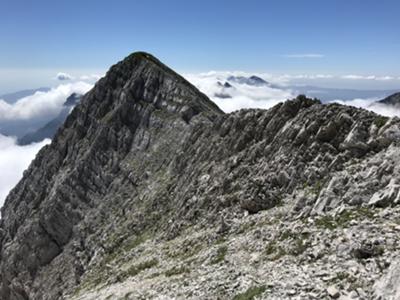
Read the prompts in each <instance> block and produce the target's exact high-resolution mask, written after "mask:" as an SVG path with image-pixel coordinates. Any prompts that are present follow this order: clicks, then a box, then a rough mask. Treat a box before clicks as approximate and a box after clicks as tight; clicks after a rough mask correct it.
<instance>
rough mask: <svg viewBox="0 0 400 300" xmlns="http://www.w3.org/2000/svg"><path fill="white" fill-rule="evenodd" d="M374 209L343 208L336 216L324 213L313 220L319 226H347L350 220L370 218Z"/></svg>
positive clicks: (329, 227) (328, 227)
mask: <svg viewBox="0 0 400 300" xmlns="http://www.w3.org/2000/svg"><path fill="white" fill-rule="evenodd" d="M373 217H374V211H373V210H372V209H371V208H367V207H358V208H356V209H353V210H344V211H342V212H341V213H340V214H339V215H337V216H331V215H325V216H323V217H320V218H318V219H316V220H315V225H316V226H317V227H320V228H325V229H329V230H334V229H336V228H338V227H341V228H343V227H348V226H349V224H350V222H351V221H352V220H357V219H372V218H373Z"/></svg>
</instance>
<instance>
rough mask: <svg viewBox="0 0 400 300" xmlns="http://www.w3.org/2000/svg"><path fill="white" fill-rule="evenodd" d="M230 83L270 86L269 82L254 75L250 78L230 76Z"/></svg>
mask: <svg viewBox="0 0 400 300" xmlns="http://www.w3.org/2000/svg"><path fill="white" fill-rule="evenodd" d="M228 81H230V82H235V83H239V84H247V85H252V86H269V82H267V81H265V80H264V79H262V78H261V77H258V76H255V75H252V76H250V77H245V76H229V77H228Z"/></svg>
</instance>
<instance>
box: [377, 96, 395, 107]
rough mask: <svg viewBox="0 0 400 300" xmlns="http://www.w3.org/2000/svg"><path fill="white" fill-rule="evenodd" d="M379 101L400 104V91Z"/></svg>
mask: <svg viewBox="0 0 400 300" xmlns="http://www.w3.org/2000/svg"><path fill="white" fill-rule="evenodd" d="M379 103H383V104H388V105H393V106H400V93H396V94H393V95H390V96H389V97H387V98H385V99H383V100H380V101H379Z"/></svg>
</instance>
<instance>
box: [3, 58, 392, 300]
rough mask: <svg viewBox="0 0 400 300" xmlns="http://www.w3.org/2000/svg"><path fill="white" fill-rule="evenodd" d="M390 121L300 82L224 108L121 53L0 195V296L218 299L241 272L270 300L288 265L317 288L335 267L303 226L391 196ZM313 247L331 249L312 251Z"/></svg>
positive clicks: (152, 62)
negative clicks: (2, 198) (279, 95)
mask: <svg viewBox="0 0 400 300" xmlns="http://www.w3.org/2000/svg"><path fill="white" fill-rule="evenodd" d="M399 133H400V130H399V120H398V119H387V118H383V117H380V116H378V115H376V114H374V113H371V112H368V111H365V110H361V109H356V108H352V107H346V106H341V105H338V104H330V105H322V104H321V103H320V102H319V101H318V100H313V99H308V98H306V97H304V96H299V97H298V98H296V99H293V100H291V101H287V102H285V103H281V104H278V105H277V106H275V107H273V108H271V109H269V110H241V111H238V112H235V113H232V114H229V115H226V114H223V112H222V111H221V110H220V109H219V108H218V107H217V106H216V105H215V104H214V103H212V102H211V101H210V100H209V99H208V98H207V97H206V96H205V95H203V94H202V93H200V92H199V91H198V90H197V89H196V88H195V87H194V86H192V85H191V84H190V83H188V82H187V81H186V80H184V79H183V78H182V77H181V76H179V75H178V74H176V73H175V72H173V71H172V70H170V69H169V68H167V67H166V66H165V65H163V64H162V63H160V62H159V61H158V60H157V59H156V58H154V57H153V56H151V55H149V54H147V53H142V52H139V53H134V54H132V55H130V56H129V57H127V58H126V59H125V60H124V61H122V62H120V63H118V64H116V65H115V66H113V67H111V69H110V71H109V72H108V73H107V75H106V76H105V77H104V78H103V79H101V80H100V81H99V82H98V83H97V84H96V85H95V87H94V88H93V89H92V90H91V91H90V92H88V93H87V94H86V95H85V96H83V98H82V100H81V102H80V104H79V105H77V107H76V108H75V109H74V110H73V111H72V113H71V114H70V115H69V116H68V118H67V120H66V122H65V123H64V126H63V127H62V128H61V129H60V130H59V131H58V132H57V134H56V136H55V137H54V139H53V141H52V143H51V145H49V146H46V147H45V148H43V149H42V150H41V151H40V153H39V154H38V156H37V157H36V159H35V160H34V161H33V163H32V164H31V166H30V167H29V169H28V170H27V171H26V172H25V173H24V177H23V179H22V180H21V181H20V183H19V184H18V185H17V186H16V187H15V188H14V189H13V190H12V191H11V193H10V195H9V196H8V197H7V199H6V203H5V205H4V207H3V208H2V220H1V229H2V230H1V237H2V238H1V263H0V267H1V294H0V298H1V299H4V300H8V299H64V298H65V299H106V298H107V299H110V297H111V298H118V297H119V298H122V297H125V298H128V299H129V298H132V299H138V298H145V299H150V298H157V297H165V298H168V297H170V298H179V299H180V298H182V299H188V298H192V299H199V298H201V299H204V298H207V297H208V298H212V299H214V298H217V297H219V298H221V299H231V298H233V296H234V295H235V294H240V293H241V292H242V291H244V290H246V289H247V288H249V287H250V288H251V287H252V285H255V286H256V287H255V288H257V291H258V292H260V293H265V295H266V294H267V293H268V294H269V295H271V297H275V298H276V297H278V298H283V297H287V296H288V295H287V294H286V293H287V291H289V289H288V288H286V287H284V286H282V285H280V284H277V283H275V282H281V283H282V284H286V283H290V282H291V281H290V279H289V278H286V279H285V278H284V276H288V277H292V278H291V279H292V281H293V278H296V277H295V275H296V274H302V276H305V278H307V277H309V278H310V280H312V281H311V283H307V282H306V283H305V285H298V286H297V285H296V288H294V289H295V292H296V293H299V294H301V293H304V292H305V291H306V287H307V286H309V285H310V284H311V285H313V286H315V290H316V291H317V292H318V293H319V294H317V298H318V296H319V298H323V297H325V296H326V295H327V294H326V293H327V291H325V289H324V288H325V286H324V284H326V283H325V281H321V280H320V279H318V278H319V277H318V278H316V276H319V275H316V274H318V272H314V271H315V269H317V271H318V270H319V269H318V268H320V264H322V265H323V266H326V265H332V266H334V267H336V268H339V269H340V270H342V269H343V270H346V271H347V269H346V268H345V267H343V266H344V265H345V263H344V262H341V260H340V259H338V257H337V254H336V253H334V252H333V250H332V248H330V247H328V246H325V244H322V245H320V244H318V243H317V240H316V239H326V238H329V239H330V241H331V243H336V242H337V243H339V240H340V241H341V238H342V237H343V233H342V232H341V231H339V229H340V228H338V227H344V225H343V224H344V222H342V221H340V226H339V225H337V223H339V221H336V218H335V217H333V218H332V219H329V217H330V214H332V213H342V212H343V211H346V210H347V209H348V210H350V211H356V212H358V210H357V209H358V208H359V207H360V206H362V205H363V206H365V207H368V208H366V209H367V210H368V212H371V213H372V214H374V213H375V211H376V210H379V209H381V208H375V207H383V208H382V209H385V208H386V207H388V206H390V205H393V204H395V203H396V201H397V200H396V199H397V198H396V197H398V189H395V191H393V186H396V184H397V183H396V182H392V181H391V180H390V178H392V177H393V178H400V177H399V173H400V170H399V167H398V166H397V163H396V161H397V156H398V153H399V152H398V148H397V147H398V142H399V140H400V134H399ZM383 162H385V164H384V165H383V166H381V165H382V164H383ZM360 178H367V179H368V180H367V181H365V182H363V181H362V180H361V181H360ZM390 191H392V192H390ZM396 191H397V192H396ZM363 209H364V208H363ZM360 211H363V210H360ZM393 212H394V213H395V212H396V211H395V210H394V211H393ZM368 216H369V214H361V213H360V214H359V213H357V214H356V216H355V217H354V219H357V218H359V219H362V221H363V220H364V219H365V220H366V221H368V219H367V217H368ZM323 218H328V219H327V221H325V222H323V220H325V219H323ZM321 220H322V221H321ZM306 222H311V223H309V224H308V223H306ZM313 222H314V223H313ZM315 222H316V223H317V224H319V223H318V222H320V224H322V225H321V226H325V225H326V223H328V225H326V226H327V227H329V226H330V225H332V224H333V225H332V226H331V227H333V226H335V227H334V230H330V231H328V229H326V228H325V229H326V230H325V229H324V230H322V229H321V228H320V227H315ZM335 222H337V223H335ZM383 222H384V219H382V224H383ZM331 223H332V224H331ZM313 224H314V225H313ZM346 224H347V223H346ZM368 224H369V223H368ZM377 224H378V223H377ZM353 225H354V224H353ZM353 225H352V226H353ZM354 226H358V223H357V224H356V225H354ZM382 226H383V225H382ZM331 227H330V228H331ZM307 228H308V229H309V230H315V232H314V233H313V234H312V235H311V234H310V233H307V234H304V239H303V238H302V239H300V240H299V239H298V238H296V237H297V236H303V234H302V233H301V232H300V231H302V230H306V229H307ZM317 229H318V230H317ZM299 230H300V231H299ZM346 230H347V229H346ZM348 230H353V229H348ZM354 230H355V232H356V234H359V233H360V232H364V231H366V234H371V235H372V234H374V232H375V231H370V230H368V228H367V227H365V228H364V229H363V228H361V229H360V228H358V227H355V228H354ZM286 231H290V232H286ZM298 231H299V232H298ZM285 232H286V233H285ZM378 232H379V231H378ZM382 232H383V231H380V232H379V234H382ZM256 236H257V237H256ZM245 245H247V246H245ZM305 245H307V247H306V246H305ZM350 248H351V247H350ZM350 248H349V249H347V248H346V249H345V250H343V253H344V254H343V255H350V253H352V252H351V251H353V250H352V249H350ZM280 249H281V250H280ZM282 249H283V250H282ZM388 249H389V248H388ZM317 250H318V251H320V252H321V253H323V255H325V256H326V257H329V258H330V260H329V261H326V262H325V261H323V262H322V261H319V258H318V255H317V256H315V255H314V256H313V257H314V258H313V259H311V260H309V259H308V257H309V253H314V252H315V251H317ZM360 251H361V250H360ZM396 251H397V250H396V249H394V250H393V249H392V250H391V252H390V253H393V255H395V254H396V253H397V252H396ZM373 254H374V253H373ZM371 256H373V255H372V254H371ZM351 259H352V261H353V260H354V261H355V258H351ZM338 261H340V263H341V264H338ZM249 262H250V265H249ZM290 262H291V263H290ZM301 262H303V263H301ZM355 263H357V262H355ZM364 263H366V264H367V265H368V264H369V262H364ZM293 265H295V266H297V267H293ZM302 265H305V266H309V268H308V271H307V270H305V269H304V270H303V271H302V273H301V272H300V271H299V269H298V268H300V267H301V266H302ZM384 269H385V268H382V271H383V270H384ZM374 270H375V269H374ZM376 270H378V269H377V268H376ZM269 272H275V273H272V274H271V273H269ZM374 272H375V273H376V272H379V271H371V272H370V273H371V274H372V273H373V275H374V276H375V275H376V274H375V273H374ZM284 274H286V275H284ZM378 275H380V273H377V275H376V276H378ZM214 276H215V277H214ZM300 277H301V276H299V277H298V278H299V280H300V279H301V278H300ZM183 278H186V279H185V280H181V279H183ZM341 278H342V277H341ZM374 278H375V277H374ZM268 280H270V281H271V284H272V283H274V284H275V286H276V287H275V288H274V285H272V286H268V289H267V283H266V281H268ZM285 280H286V281H285ZM302 280H303V279H302ZM304 280H306V279H304ZM356 283H357V284H360V286H362V287H363V288H366V291H365V292H366V293H369V294H371V293H373V290H372V288H371V286H370V285H369V286H368V285H367V283H365V282H363V281H362V279H360V280H358V279H357V280H356ZM267 290H268V291H267ZM339 293H340V292H339ZM304 296H306V295H304Z"/></svg>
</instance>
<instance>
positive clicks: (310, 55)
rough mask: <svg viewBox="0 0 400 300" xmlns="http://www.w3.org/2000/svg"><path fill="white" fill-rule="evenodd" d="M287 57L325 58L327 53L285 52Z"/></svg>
mask: <svg viewBox="0 0 400 300" xmlns="http://www.w3.org/2000/svg"><path fill="white" fill-rule="evenodd" d="M282 56H283V57H286V58H324V57H325V55H323V54H319V53H303V54H285V55H282Z"/></svg>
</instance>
